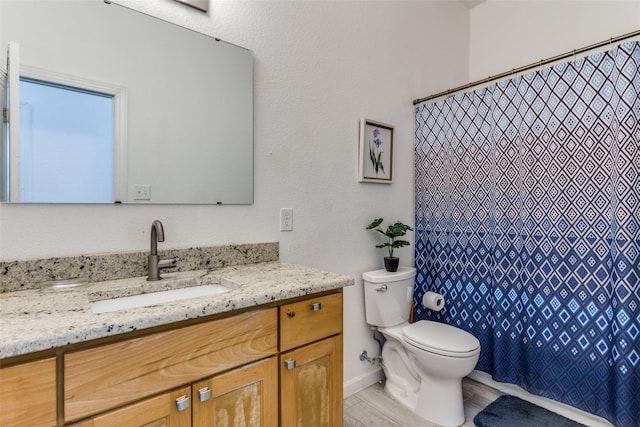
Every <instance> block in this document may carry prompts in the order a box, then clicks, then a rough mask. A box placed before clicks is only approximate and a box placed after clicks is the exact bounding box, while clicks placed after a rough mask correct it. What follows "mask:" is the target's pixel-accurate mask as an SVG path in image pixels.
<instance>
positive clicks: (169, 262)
mask: <svg viewBox="0 0 640 427" xmlns="http://www.w3.org/2000/svg"><path fill="white" fill-rule="evenodd" d="M178 261H180V258H178V257H177V256H174V257H173V258H166V259H161V260H159V261H158V268H169V267H175V266H176V264H177V263H178Z"/></svg>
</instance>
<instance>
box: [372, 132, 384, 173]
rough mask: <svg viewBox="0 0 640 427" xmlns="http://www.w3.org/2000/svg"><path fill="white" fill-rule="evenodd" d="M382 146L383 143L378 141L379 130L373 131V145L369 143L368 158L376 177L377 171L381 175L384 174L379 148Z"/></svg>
mask: <svg viewBox="0 0 640 427" xmlns="http://www.w3.org/2000/svg"><path fill="white" fill-rule="evenodd" d="M382 144H383V141H382V140H381V139H380V129H374V130H373V144H372V143H371V141H369V158H370V159H371V164H372V165H373V170H375V171H376V175H378V171H382V173H384V164H382V153H383V151H382V149H381V148H380V146H381V145H382Z"/></svg>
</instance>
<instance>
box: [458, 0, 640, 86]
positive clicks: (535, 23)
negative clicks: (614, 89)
mask: <svg viewBox="0 0 640 427" xmlns="http://www.w3.org/2000/svg"><path fill="white" fill-rule="evenodd" d="M636 30H640V1H638V0H586V1H585V0H576V1H566V0H548V1H541V0H536V1H531V0H509V1H505V0H488V1H486V2H483V3H481V4H480V5H478V6H476V7H474V8H473V9H471V38H470V59H469V76H470V78H471V80H479V79H484V78H485V77H487V76H490V75H496V74H499V73H502V72H505V71H508V70H511V69H513V68H517V67H521V66H524V65H528V64H531V63H533V62H536V61H540V60H541V59H545V58H551V57H553V56H556V55H559V54H561V53H565V52H569V51H572V50H574V49H579V48H581V47H585V46H589V45H591V44H594V43H598V42H600V41H603V40H608V39H610V38H611V37H616V36H620V35H623V34H627V33H630V32H632V31H636Z"/></svg>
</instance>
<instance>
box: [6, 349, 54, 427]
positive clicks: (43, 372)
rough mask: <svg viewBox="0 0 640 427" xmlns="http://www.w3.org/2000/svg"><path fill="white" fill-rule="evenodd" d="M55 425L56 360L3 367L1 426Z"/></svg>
mask: <svg viewBox="0 0 640 427" xmlns="http://www.w3.org/2000/svg"><path fill="white" fill-rule="evenodd" d="M55 425H56V361H55V358H49V359H44V360H39V361H37V362H28V363H23V364H21V365H15V366H10V367H7V368H4V367H3V368H0V426H12V427H18V426H28V427H31V426H45V427H48V426H50V427H53V426H55Z"/></svg>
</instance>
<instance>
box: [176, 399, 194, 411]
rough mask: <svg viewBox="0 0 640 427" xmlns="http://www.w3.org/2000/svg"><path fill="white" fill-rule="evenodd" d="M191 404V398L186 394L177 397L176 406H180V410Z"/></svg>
mask: <svg viewBox="0 0 640 427" xmlns="http://www.w3.org/2000/svg"><path fill="white" fill-rule="evenodd" d="M189 406H191V399H190V398H189V397H187V396H186V395H183V396H180V397H179V398H177V399H176V407H177V408H178V412H182V411H184V410H185V409H187V408H188V407H189Z"/></svg>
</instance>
